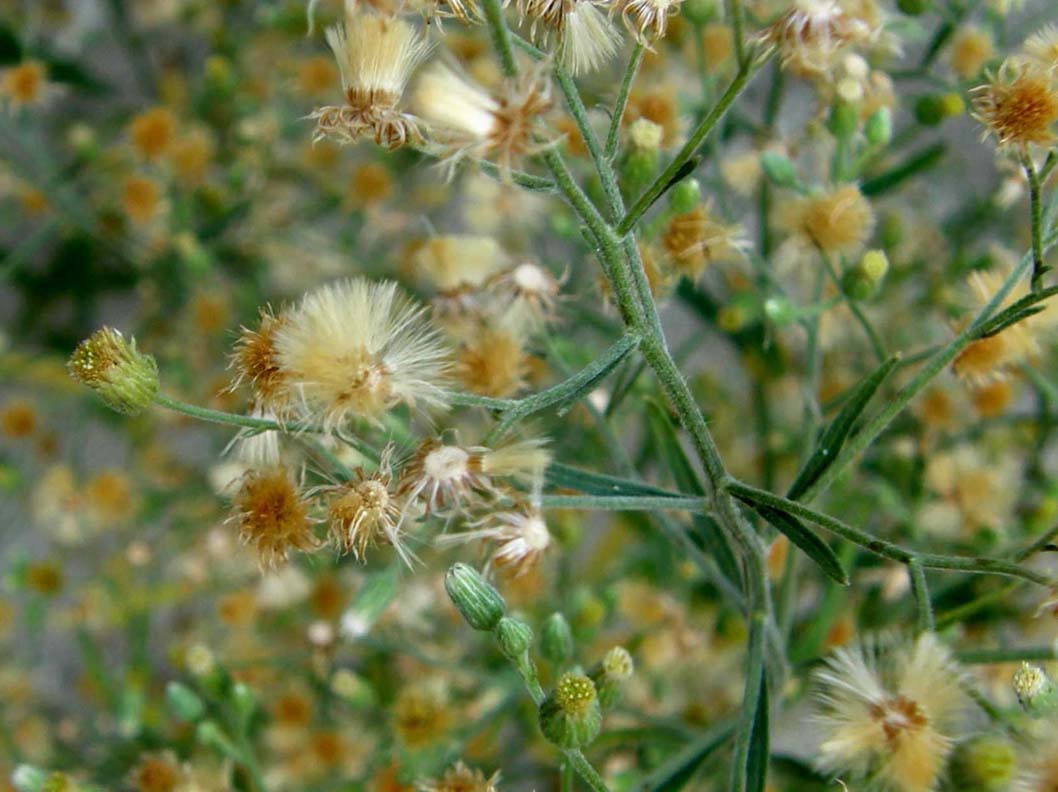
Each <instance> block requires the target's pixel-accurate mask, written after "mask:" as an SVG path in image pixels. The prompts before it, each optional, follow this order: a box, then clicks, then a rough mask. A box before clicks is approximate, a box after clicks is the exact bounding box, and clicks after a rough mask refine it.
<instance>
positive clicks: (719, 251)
mask: <svg viewBox="0 0 1058 792" xmlns="http://www.w3.org/2000/svg"><path fill="white" fill-rule="evenodd" d="M661 244H662V247H663V248H664V249H665V252H666V253H667V254H668V256H669V260H670V261H671V263H672V265H673V267H674V268H675V269H676V270H677V271H678V272H679V273H680V274H681V275H685V276H686V277H687V278H689V279H691V280H696V279H697V278H698V277H699V276H700V275H701V274H702V272H703V271H704V270H705V268H706V266H708V265H709V264H711V263H713V262H716V261H730V260H732V259H736V258H739V257H741V256H742V255H743V253H744V251H745V249H746V247H747V246H748V244H749V243H748V241H747V240H746V237H745V234H744V232H743V230H742V227H741V226H739V225H730V224H727V223H722V222H720V221H719V220H717V219H716V218H715V217H714V216H713V214H712V213H711V212H710V210H709V207H708V206H707V205H703V204H699V205H697V206H695V207H694V208H693V209H691V210H690V211H689V212H682V213H680V214H677V215H674V216H673V217H672V218H671V219H670V220H669V221H668V223H667V224H666V226H665V229H664V231H662V235H661Z"/></svg>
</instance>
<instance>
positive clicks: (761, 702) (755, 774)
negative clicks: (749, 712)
mask: <svg viewBox="0 0 1058 792" xmlns="http://www.w3.org/2000/svg"><path fill="white" fill-rule="evenodd" d="M769 745H770V740H769V733H768V683H767V682H766V680H765V679H764V676H763V674H762V675H761V678H760V695H759V696H758V697H757V714H756V715H755V716H754V717H753V732H752V734H751V735H750V742H749V756H748V757H747V758H746V790H747V792H764V787H765V785H766V784H767V782H768V754H769V753H770V748H769Z"/></svg>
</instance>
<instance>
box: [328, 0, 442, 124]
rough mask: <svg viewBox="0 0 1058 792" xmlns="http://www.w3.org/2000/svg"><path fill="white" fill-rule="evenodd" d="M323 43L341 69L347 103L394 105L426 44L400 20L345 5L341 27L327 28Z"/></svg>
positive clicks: (352, 5)
mask: <svg viewBox="0 0 1058 792" xmlns="http://www.w3.org/2000/svg"><path fill="white" fill-rule="evenodd" d="M327 43H328V44H329V45H330V47H331V49H332V50H333V51H334V57H335V58H336V59H337V61H338V69H339V70H340V72H341V77H342V88H343V89H344V90H345V92H346V96H347V98H349V100H350V104H353V105H354V106H355V105H357V104H358V103H360V102H364V101H375V102H383V103H388V104H389V106H393V105H394V104H396V102H397V100H398V99H399V98H400V96H401V94H402V93H404V87H405V86H406V85H407V83H408V78H409V77H410V76H411V73H412V71H413V70H414V69H415V67H416V66H417V65H418V64H419V63H421V62H422V60H423V58H425V57H426V55H427V54H428V53H429V51H430V45H429V43H428V42H427V41H426V40H425V39H424V38H423V37H422V36H421V35H420V34H419V32H418V31H417V30H416V29H415V28H414V27H412V26H411V25H410V24H409V23H408V22H406V21H404V20H403V19H400V18H397V17H393V18H387V17H382V16H378V15H376V14H373V13H370V12H368V11H364V10H361V9H360V8H359V7H358V5H354V4H350V5H349V6H347V8H346V14H345V25H344V27H341V26H338V25H335V26H333V27H331V28H328V29H327Z"/></svg>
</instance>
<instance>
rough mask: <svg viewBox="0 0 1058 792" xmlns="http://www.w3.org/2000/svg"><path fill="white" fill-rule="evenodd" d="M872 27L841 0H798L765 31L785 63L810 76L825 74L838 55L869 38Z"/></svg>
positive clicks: (788, 66)
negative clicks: (844, 5) (845, 6)
mask: <svg viewBox="0 0 1058 792" xmlns="http://www.w3.org/2000/svg"><path fill="white" fill-rule="evenodd" d="M870 35H871V28H870V26H869V25H868V24H867V23H866V22H864V21H863V20H862V19H859V18H857V17H856V16H854V15H852V14H850V13H848V12H847V11H846V10H845V8H843V6H842V4H841V3H840V2H838V0H795V1H794V2H793V3H792V5H791V8H790V9H789V10H788V11H787V12H786V13H784V14H783V15H782V16H780V17H779V18H778V19H777V20H776V21H775V22H773V23H772V25H771V27H770V28H769V29H768V31H767V33H766V34H765V37H766V40H767V41H768V42H769V43H771V44H773V45H774V46H775V47H777V48H778V50H779V54H780V56H781V57H782V62H783V66H785V67H787V68H789V69H791V70H792V71H794V72H796V73H800V74H806V75H819V74H823V73H825V72H827V71H829V69H830V68H831V67H832V66H833V65H834V64H835V63H836V62H837V59H838V56H839V55H840V54H841V53H842V52H844V50H845V49H846V48H847V47H848V46H850V45H852V44H855V43H858V42H862V41H865V40H867V39H868V38H869V37H870Z"/></svg>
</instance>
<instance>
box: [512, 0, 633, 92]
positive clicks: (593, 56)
mask: <svg viewBox="0 0 1058 792" xmlns="http://www.w3.org/2000/svg"><path fill="white" fill-rule="evenodd" d="M518 12H519V14H520V15H521V17H522V19H523V20H528V21H529V24H530V34H531V35H534V36H535V35H536V32H537V29H538V28H540V29H542V34H541V38H542V39H543V40H544V41H545V42H550V41H557V47H556V51H557V54H558V60H559V63H561V64H562V65H563V66H564V67H565V68H567V69H568V70H569V71H570V73H571V74H573V75H574V76H578V75H581V74H585V73H587V72H589V71H594V70H595V69H597V68H599V66H601V65H602V64H603V62H604V61H607V60H609V59H610V58H612V57H613V56H614V55H615V54H616V53H617V45H618V43H619V42H620V38H621V36H620V33H619V32H618V30H617V28H616V27H614V25H613V24H612V23H611V22H610V20H609V19H608V18H607V16H606V14H604V13H603V12H602V11H600V10H599V8H598V7H597V5H596V3H595V0H519V1H518Z"/></svg>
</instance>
